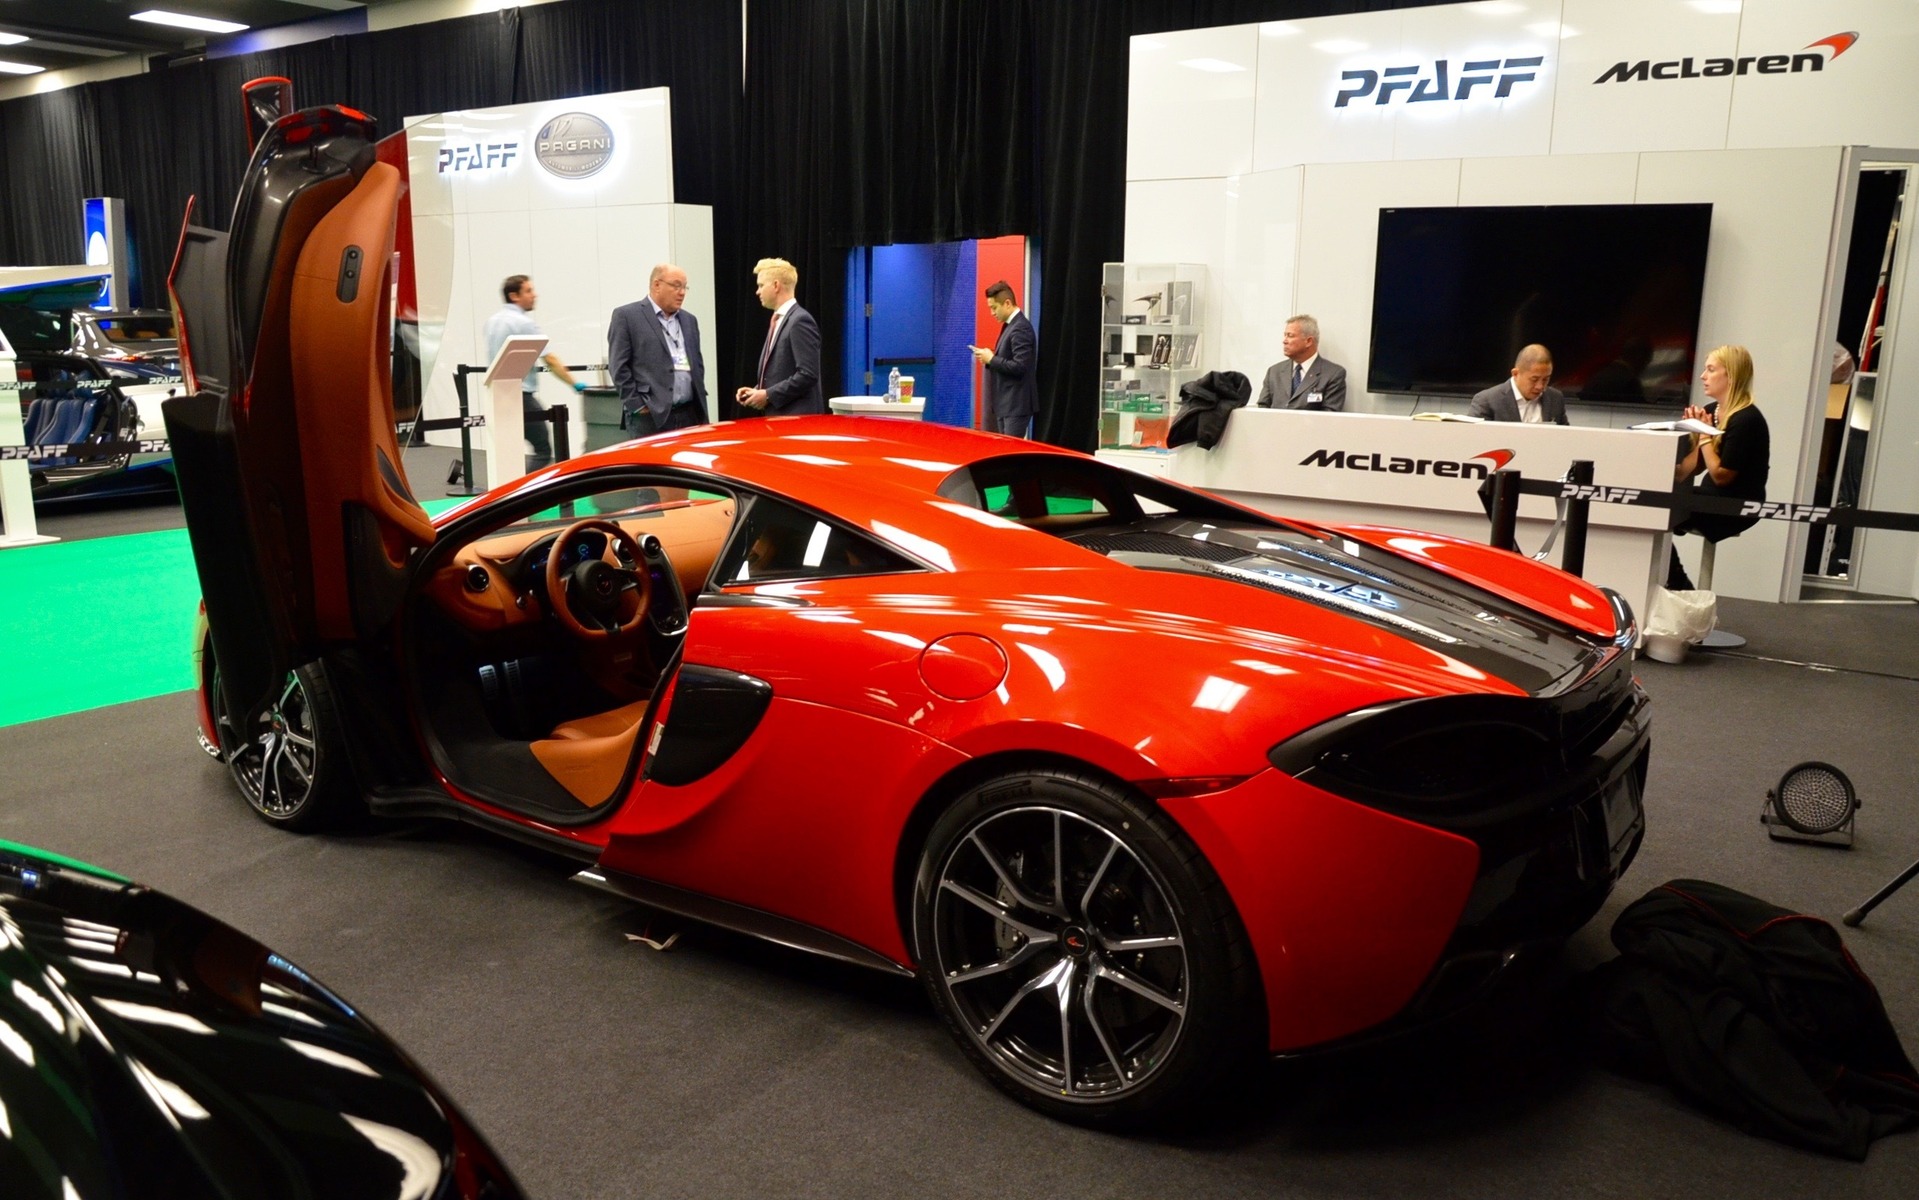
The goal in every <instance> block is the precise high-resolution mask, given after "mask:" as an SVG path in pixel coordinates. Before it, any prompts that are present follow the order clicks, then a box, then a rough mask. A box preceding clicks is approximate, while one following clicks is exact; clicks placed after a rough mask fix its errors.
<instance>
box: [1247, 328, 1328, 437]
mask: <svg viewBox="0 0 1919 1200" xmlns="http://www.w3.org/2000/svg"><path fill="white" fill-rule="evenodd" d="M1279 348H1280V350H1281V351H1282V352H1284V354H1285V355H1286V357H1285V358H1282V359H1280V360H1279V361H1278V362H1276V363H1274V364H1273V365H1272V366H1270V367H1268V368H1267V369H1266V381H1265V382H1264V383H1262V384H1260V385H1259V400H1258V401H1257V403H1256V404H1255V405H1254V407H1256V408H1307V409H1311V410H1313V411H1314V412H1341V411H1343V410H1344V409H1345V407H1346V368H1345V367H1342V366H1340V365H1339V364H1338V363H1336V362H1333V361H1331V360H1330V359H1324V358H1321V357H1320V356H1319V322H1318V321H1317V320H1315V319H1314V318H1312V317H1310V316H1307V315H1306V314H1305V313H1301V314H1299V315H1298V316H1296V317H1288V318H1286V332H1285V333H1284V334H1283V335H1282V336H1281V339H1280V343H1279Z"/></svg>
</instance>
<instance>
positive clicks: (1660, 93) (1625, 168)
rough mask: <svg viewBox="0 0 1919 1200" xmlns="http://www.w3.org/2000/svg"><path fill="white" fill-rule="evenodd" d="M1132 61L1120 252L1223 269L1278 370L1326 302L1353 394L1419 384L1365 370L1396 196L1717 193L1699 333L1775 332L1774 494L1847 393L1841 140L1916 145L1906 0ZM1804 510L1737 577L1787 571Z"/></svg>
mask: <svg viewBox="0 0 1919 1200" xmlns="http://www.w3.org/2000/svg"><path fill="white" fill-rule="evenodd" d="M1533 60H1537V61H1536V62H1535V61H1533ZM1815 60H1816V61H1815ZM1642 63H1643V64H1644V71H1643V75H1644V78H1640V75H1641V71H1640V66H1641V64H1642ZM1742 63H1743V70H1744V73H1743V74H1741V73H1740V72H1741V69H1742ZM1442 64H1443V68H1442ZM1620 64H1624V65H1623V66H1621V65H1620ZM1795 65H1797V67H1798V69H1797V70H1796V71H1795V70H1794V69H1793V68H1794V66H1795ZM1469 67H1470V69H1468V68H1469ZM1442 69H1443V78H1444V81H1445V85H1446V86H1445V88H1444V89H1443V90H1442V88H1441V87H1440V82H1441V79H1442ZM1708 71H1713V72H1724V73H1723V74H1711V75H1709V74H1707V72H1708ZM1131 72H1132V74H1131V80H1130V88H1129V99H1128V127H1127V128H1128V136H1127V150H1128V153H1127V196H1126V242H1125V257H1126V258H1127V259H1128V260H1133V261H1166V262H1197V263H1204V264H1206V265H1207V266H1208V267H1209V268H1210V270H1211V272H1212V276H1213V279H1214V286H1215V289H1216V294H1215V297H1214V299H1215V304H1214V306H1213V311H1214V313H1215V314H1216V315H1215V327H1214V328H1213V329H1212V330H1210V331H1209V336H1208V344H1209V345H1211V346H1213V347H1216V348H1217V353H1216V354H1214V355H1212V356H1210V357H1211V358H1212V361H1210V362H1209V363H1208V364H1207V365H1208V366H1209V367H1213V368H1220V369H1233V370H1238V371H1242V372H1244V373H1246V374H1247V375H1248V376H1250V377H1252V378H1254V379H1257V378H1259V377H1260V373H1261V372H1263V371H1264V370H1265V368H1266V367H1267V366H1268V365H1269V364H1271V363H1272V362H1274V361H1276V360H1277V359H1278V358H1279V357H1280V333H1281V326H1282V323H1283V321H1284V319H1285V317H1286V316H1287V315H1289V314H1290V313H1293V312H1299V311H1306V312H1311V313H1313V314H1314V315H1315V316H1317V317H1318V318H1319V320H1320V322H1321V330H1322V351H1323V353H1325V354H1326V356H1327V357H1329V358H1331V359H1333V360H1334V361H1336V362H1340V363H1343V364H1345V365H1346V366H1347V368H1348V369H1349V371H1350V372H1351V373H1352V374H1351V386H1352V388H1353V389H1354V390H1353V392H1352V394H1351V399H1350V400H1349V407H1350V408H1351V409H1352V410H1354V411H1359V412H1385V413H1391V412H1406V411H1409V410H1410V409H1411V407H1412V405H1413V401H1412V400H1411V399H1410V398H1408V397H1403V396H1382V395H1372V394H1368V393H1366V392H1365V391H1364V390H1363V389H1364V386H1365V374H1366V363H1367V359H1368V355H1369V349H1370V347H1369V344H1368V333H1369V328H1370V324H1371V314H1372V289H1373V268H1374V258H1375V253H1376V246H1375V241H1376V235H1377V229H1378V213H1379V209H1380V208H1382V207H1394V206H1413V205H1432V206H1444V205H1499V204H1514V205H1530V204H1603V203H1671V202H1700V201H1705V202H1710V203H1712V204H1713V206H1714V208H1713V224H1712V230H1711V247H1710V252H1709V258H1708V265H1707V279H1706V287H1705V295H1704V298H1703V301H1702V305H1701V320H1700V335H1699V336H1700V345H1701V347H1702V349H1703V348H1705V347H1710V346H1713V345H1717V344H1719V343H1722V342H1739V343H1742V344H1745V345H1747V346H1749V347H1750V348H1751V349H1752V351H1753V354H1754V358H1755V361H1756V363H1757V365H1758V371H1759V379H1758V388H1757V391H1758V395H1759V399H1760V401H1761V403H1762V404H1763V405H1765V407H1766V412H1767V414H1768V417H1769V423H1770V425H1771V429H1772V437H1773V453H1772V462H1773V475H1772V484H1771V488H1770V492H1771V494H1772V495H1773V496H1774V497H1775V498H1785V497H1788V496H1789V495H1790V496H1797V495H1798V494H1799V493H1798V492H1797V491H1796V490H1795V489H1796V488H1797V486H1798V481H1797V479H1796V478H1795V475H1796V473H1797V469H1798V466H1799V464H1800V463H1801V462H1802V460H1803V459H1804V458H1806V457H1808V440H1809V438H1808V435H1809V434H1811V435H1812V436H1815V437H1816V433H1817V422H1818V420H1819V419H1822V418H1823V413H1824V406H1825V401H1826V386H1825V370H1826V367H1824V366H1822V365H1821V364H1824V363H1826V362H1827V359H1826V353H1825V350H1826V347H1828V346H1829V344H1830V341H1831V331H1830V330H1826V329H1823V328H1821V322H1822V317H1823V316H1824V309H1823V307H1822V306H1823V303H1824V298H1825V292H1826V287H1827V266H1828V260H1829V258H1830V256H1831V254H1832V253H1834V230H1835V226H1836V224H1837V223H1838V222H1839V221H1840V220H1841V219H1842V217H1843V215H1844V214H1843V213H1842V211H1841V209H1842V203H1841V202H1842V199H1843V196H1844V191H1845V186H1844V185H1845V179H1844V169H1843V164H1844V161H1845V153H1844V151H1843V150H1842V149H1841V147H1842V146H1844V145H1847V144H1861V143H1866V144H1879V145H1894V146H1914V145H1919V105H1912V104H1907V103H1904V102H1903V101H1897V102H1895V98H1899V97H1904V98H1906V99H1910V98H1911V96H1912V92H1913V88H1912V84H1911V82H1910V80H1911V79H1912V78H1913V77H1914V75H1915V72H1919V4H1914V3H1910V2H1907V0H1834V2H1831V3H1827V2H1823V0H1766V2H1765V3H1749V4H1746V5H1743V6H1742V5H1740V4H1738V3H1737V2H1726V3H1717V2H1701V0H1563V2H1549V3H1536V2H1531V0H1526V2H1520V0H1491V2H1486V3H1473V4H1455V5H1446V6H1437V7H1431V8H1419V9H1408V10H1403V11H1395V12H1375V13H1359V14H1353V15H1350V16H1339V17H1325V18H1316V19H1311V20H1302V21H1284V22H1267V23H1265V24H1263V25H1238V26H1228V27H1223V28H1215V29H1203V30H1191V31H1182V32H1176V33H1165V34H1155V35H1152V36H1150V37H1137V38H1134V39H1133V43H1132V55H1131ZM1666 76H1671V77H1670V78H1667V77H1666ZM1469 81H1470V86H1466V85H1467V84H1468V82H1469ZM1387 84H1391V85H1393V86H1392V87H1391V88H1390V90H1389V89H1387V88H1386V85H1387ZM1502 87H1503V89H1504V90H1505V92H1506V95H1505V96H1504V97H1501V96H1499V95H1498V92H1499V91H1500V90H1501V89H1502ZM1462 92H1463V97H1462ZM1342 95H1344V96H1345V97H1346V99H1345V103H1344V104H1341V103H1340V99H1341V97H1342ZM1382 96H1383V97H1384V98H1383V99H1382ZM1415 96H1418V97H1421V98H1420V99H1418V100H1415V99H1414V97H1415ZM1442 97H1443V98H1442ZM1839 252H1841V253H1843V250H1842V249H1841V250H1840V251H1839ZM1515 253H1523V249H1521V248H1517V247H1516V248H1515ZM1815 406H1816V407H1815ZM1574 419H1575V420H1576V421H1578V422H1580V423H1586V424H1612V425H1621V424H1625V423H1628V422H1630V421H1632V420H1635V419H1638V418H1637V417H1635V416H1634V415H1633V414H1630V413H1624V412H1621V411H1619V410H1616V409H1609V408H1592V409H1587V410H1584V411H1579V410H1576V411H1575V413H1574ZM1788 532H1789V531H1788V529H1787V527H1786V526H1785V525H1784V524H1783V523H1779V522H1761V523H1760V525H1759V526H1758V527H1756V528H1754V529H1753V530H1751V531H1750V532H1748V533H1747V534H1746V535H1744V536H1742V537H1741V538H1739V539H1737V540H1735V541H1729V542H1727V543H1725V544H1724V545H1722V546H1721V548H1720V553H1719V559H1718V568H1717V577H1716V581H1715V583H1716V587H1717V590H1719V591H1720V592H1722V593H1724V594H1727V595H1733V596H1745V597H1753V598H1759V599H1779V598H1781V597H1782V596H1783V595H1786V594H1788V588H1789V583H1790V580H1791V578H1793V577H1796V571H1789V570H1788V566H1787V557H1788V553H1787V541H1788ZM1692 540H1694V539H1682V541H1687V542H1690V541H1692ZM1688 551H1689V552H1690V548H1688Z"/></svg>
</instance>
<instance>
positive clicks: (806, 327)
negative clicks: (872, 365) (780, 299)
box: [760, 304, 826, 417]
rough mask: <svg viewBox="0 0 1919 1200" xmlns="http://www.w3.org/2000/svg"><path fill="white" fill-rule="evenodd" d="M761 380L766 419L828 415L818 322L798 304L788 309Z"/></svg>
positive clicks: (776, 335)
mask: <svg viewBox="0 0 1919 1200" xmlns="http://www.w3.org/2000/svg"><path fill="white" fill-rule="evenodd" d="M762 378H763V382H762V383H761V384H760V386H761V387H764V388H765V389H766V415H767V416H769V417H770V416H775V415H780V416H791V415H797V414H800V413H823V412H825V411H826V393H825V392H823V391H821V390H820V326H819V322H817V321H815V320H814V319H813V314H812V313H810V312H807V311H806V310H805V309H803V308H801V307H800V306H799V305H798V304H795V305H793V307H792V308H789V309H787V310H786V319H785V320H783V321H781V322H780V327H779V331H778V332H777V333H776V334H775V335H774V342H773V350H772V353H771V354H769V355H768V356H767V359H766V373H765V375H764V376H763V377H762Z"/></svg>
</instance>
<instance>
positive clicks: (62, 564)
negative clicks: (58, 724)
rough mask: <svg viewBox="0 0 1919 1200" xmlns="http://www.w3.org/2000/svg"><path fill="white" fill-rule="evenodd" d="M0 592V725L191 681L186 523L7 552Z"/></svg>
mask: <svg viewBox="0 0 1919 1200" xmlns="http://www.w3.org/2000/svg"><path fill="white" fill-rule="evenodd" d="M457 503H459V501H458V500H429V501H427V502H426V503H425V505H424V506H423V507H425V508H426V510H427V511H428V512H434V513H437V512H439V511H441V510H443V509H446V508H451V507H452V506H453V505H454V504H457ZM0 598H4V602H5V604H6V618H5V620H4V621H0V726H6V725H18V724H20V723H22V722H24V721H37V720H40V719H41V718H43V717H57V716H62V715H64V714H66V713H74V712H82V711H84V710H86V709H89V708H101V707H104V706H106V705H109V704H124V703H125V702H127V701H129V700H145V699H147V698H148V697H149V696H159V695H163V694H165V693H167V692H178V691H183V690H185V689H187V688H190V687H192V686H193V622H194V614H195V613H196V612H197V611H198V609H199V606H200V579H199V576H198V575H197V574H196V573H195V572H194V569H193V546H192V544H191V543H190V542H189V541H188V540H187V531H186V530H184V529H162V530H157V531H155V532H153V533H133V534H127V535H125V536H123V537H105V538H87V539H84V540H80V541H71V542H54V543H51V544H49V545H44V546H20V547H16V548H14V549H11V550H5V551H0Z"/></svg>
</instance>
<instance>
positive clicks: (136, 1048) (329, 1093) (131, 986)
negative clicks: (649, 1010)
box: [0, 843, 520, 1200]
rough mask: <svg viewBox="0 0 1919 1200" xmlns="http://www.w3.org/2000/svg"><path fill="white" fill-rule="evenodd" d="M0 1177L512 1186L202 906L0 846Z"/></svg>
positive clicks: (406, 1076)
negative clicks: (199, 908) (200, 907)
mask: <svg viewBox="0 0 1919 1200" xmlns="http://www.w3.org/2000/svg"><path fill="white" fill-rule="evenodd" d="M0 1132H4V1133H5V1135H6V1136H4V1137H0V1181H3V1185H0V1191H3V1192H4V1193H5V1195H6V1196H8V1197H9V1200H16V1198H17V1200H29V1198H32V1200H38V1198H39V1197H42V1196H45V1197H49V1198H58V1197H66V1196H73V1195H79V1196H84V1197H88V1198H89V1200H92V1198H96V1197H131V1196H219V1197H226V1198H235V1200H237V1198H240V1197H255V1196H258V1197H316V1198H317V1197H334V1196H339V1197H346V1196H352V1197H386V1196H391V1197H396V1198H397V1197H416V1198H422V1200H424V1198H436V1200H437V1198H442V1197H445V1198H452V1197H498V1198H500V1200H509V1198H511V1197H517V1196H519V1195H520V1192H519V1190H518V1188H517V1187H516V1186H515V1185H514V1183H513V1181H512V1179H511V1177H510V1176H509V1175H508V1174H507V1173H506V1171H505V1170H504V1169H503V1168H502V1167H501V1166H500V1164H499V1162H498V1160H497V1159H496V1158H495V1157H494V1154H493V1152H492V1151H491V1149H489V1148H488V1146H487V1145H486V1143H485V1142H484V1141H483V1140H482V1139H481V1138H480V1136H479V1135H478V1134H477V1133H476V1132H474V1131H473V1130H472V1129H471V1128H470V1127H469V1126H468V1125H467V1123H466V1121H465V1119H464V1117H463V1116H462V1115H461V1114H460V1113H459V1111H458V1110H457V1109H456V1108H455V1107H454V1106H453V1105H452V1103H451V1102H450V1101H448V1100H447V1099H446V1097H445V1096H444V1095H443V1094H442V1093H441V1092H440V1091H439V1089H438V1088H437V1087H436V1086H435V1085H434V1084H433V1083H432V1082H431V1081H430V1080H428V1079H427V1078H426V1077H425V1075H424V1074H422V1073H421V1071H420V1070H419V1068H418V1067H417V1066H415V1065H414V1064H413V1062H412V1061H411V1060H410V1059H408V1058H407V1056H406V1055H405V1054H404V1053H402V1052H401V1051H400V1050H399V1049H398V1048H397V1047H395V1046H394V1045H393V1044H392V1043H391V1042H389V1041H388V1040H387V1039H386V1038H385V1037H384V1036H383V1035H382V1034H381V1033H380V1032H379V1030H377V1029H375V1028H374V1027H373V1026H372V1025H371V1024H369V1023H368V1022H367V1021H366V1020H365V1019H364V1018H362V1017H361V1016H360V1015H359V1014H358V1013H356V1012H355V1011H354V1010H353V1009H352V1008H351V1007H350V1006H348V1005H347V1004H346V1003H345V1002H344V1001H342V1000H340V999H339V998H338V997H337V996H335V995H334V994H333V993H332V992H330V991H328V990H327V989H326V988H325V987H323V986H322V985H320V984H319V983H318V982H317V981H315V980H314V979H312V978H311V977H310V976H308V975H307V974H306V973H305V972H303V971H301V970H300V969H299V968H298V967H296V966H294V965H293V964H292V963H290V962H288V961H286V960H285V959H283V958H281V957H280V956H278V955H276V954H274V953H272V952H271V951H269V950H268V949H267V948H266V947H264V946H262V945H260V944H259V943H258V942H256V941H254V940H252V939H251V938H249V937H247V936H246V935H244V934H241V933H239V932H237V931H235V930H233V929H231V928H229V927H228V926H226V925H223V924H221V923H220V922H218V921H216V920H214V919H213V918H211V917H209V916H207V915H206V914H205V913H202V912H200V911H198V910H197V909H194V908H191V907H188V906H187V905H184V904H181V903H179V902H178V901H175V900H172V899H170V898H168V897H166V896H163V895H161V894H159V893H157V892H153V891H150V890H148V889H145V888H142V887H139V886H137V885H134V884H130V883H128V882H127V881H125V880H123V879H120V878H118V877H117V876H112V875H109V874H107V873H105V872H100V871H97V870H94V869H92V868H88V867H86V866H84V864H79V863H74V862H72V861H70V860H64V859H60V858H58V857H56V856H51V855H43V854H40V853H39V852H36V851H31V850H27V849H25V848H23V847H18V846H13V845H11V844H8V843H0Z"/></svg>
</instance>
